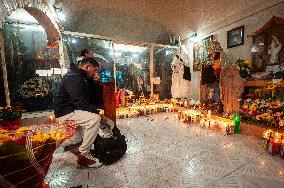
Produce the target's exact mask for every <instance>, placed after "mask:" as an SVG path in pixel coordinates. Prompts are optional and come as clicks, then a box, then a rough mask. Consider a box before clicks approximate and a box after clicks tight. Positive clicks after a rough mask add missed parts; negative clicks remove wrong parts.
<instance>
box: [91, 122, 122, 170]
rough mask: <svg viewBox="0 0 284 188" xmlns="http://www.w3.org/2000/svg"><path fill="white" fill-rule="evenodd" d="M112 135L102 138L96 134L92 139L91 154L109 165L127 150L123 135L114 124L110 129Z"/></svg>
mask: <svg viewBox="0 0 284 188" xmlns="http://www.w3.org/2000/svg"><path fill="white" fill-rule="evenodd" d="M112 132H113V136H112V137H110V138H103V137H101V136H100V135H97V137H96V139H95V141H94V150H91V152H92V154H93V155H95V156H97V157H98V158H99V159H100V161H101V162H102V163H103V164H105V165H110V164H113V163H115V162H116V161H118V160H119V159H120V158H121V157H122V156H123V155H124V154H125V153H126V150H127V144H126V139H125V136H124V135H122V134H121V133H120V130H119V129H118V128H117V127H116V126H114V128H113V129H112Z"/></svg>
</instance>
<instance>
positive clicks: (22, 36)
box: [0, 1, 64, 106]
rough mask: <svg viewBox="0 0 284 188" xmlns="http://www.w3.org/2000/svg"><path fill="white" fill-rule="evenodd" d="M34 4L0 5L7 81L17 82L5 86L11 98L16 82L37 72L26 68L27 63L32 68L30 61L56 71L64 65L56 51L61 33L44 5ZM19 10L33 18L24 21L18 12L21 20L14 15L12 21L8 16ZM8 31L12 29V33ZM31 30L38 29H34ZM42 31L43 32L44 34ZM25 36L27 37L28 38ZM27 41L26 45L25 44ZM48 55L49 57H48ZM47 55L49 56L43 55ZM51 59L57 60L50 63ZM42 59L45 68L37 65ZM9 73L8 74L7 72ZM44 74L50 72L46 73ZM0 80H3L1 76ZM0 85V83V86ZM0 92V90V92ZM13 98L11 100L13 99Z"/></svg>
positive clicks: (22, 80) (5, 2)
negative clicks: (14, 17) (45, 65)
mask: <svg viewBox="0 0 284 188" xmlns="http://www.w3.org/2000/svg"><path fill="white" fill-rule="evenodd" d="M36 3H37V4H36ZM36 3H35V2H34V3H30V1H20V2H19V1H9V2H8V1H2V5H3V6H0V7H1V8H0V9H2V10H1V17H0V20H1V22H2V28H1V31H3V33H4V37H3V39H4V40H3V41H4V42H3V43H4V44H5V45H4V44H3V46H5V47H7V48H6V50H5V56H6V62H5V63H7V68H8V80H9V81H10V82H11V80H17V82H15V83H11V85H10V86H9V91H10V93H11V98H12V99H13V100H14V99H16V98H17V94H16V93H17V91H18V90H19V87H20V84H22V83H23V82H24V81H26V80H27V78H29V77H31V75H32V74H38V73H39V72H37V73H36V72H35V71H36V70H32V68H28V67H29V66H30V67H32V66H33V64H36V65H37V66H36V67H34V68H41V69H42V68H44V69H47V68H58V69H59V70H62V68H64V64H63V63H62V62H63V54H62V53H59V51H60V48H61V49H62V46H61V45H60V44H61V41H60V39H61V34H60V32H59V27H58V25H57V23H56V22H55V20H54V19H53V16H52V14H51V11H50V10H49V9H48V5H46V4H44V3H42V2H40V1H37V2H36ZM19 8H23V9H19ZM19 10H21V11H22V12H23V11H25V12H27V13H29V15H31V16H33V17H34V18H35V19H34V20H32V21H31V20H27V21H26V22H25V18H24V17H25V16H24V14H20V17H21V19H17V18H16V19H14V20H13V19H11V18H10V17H9V16H12V15H13V13H14V12H17V11H19ZM21 11H20V12H21ZM22 12H21V13H22ZM31 16H30V17H31ZM23 20H24V23H21V22H22V21H23ZM13 24H14V25H13ZM41 26H42V27H41ZM9 27H10V28H9ZM13 27H14V28H13ZM28 27H29V28H28ZM7 28H8V29H7ZM9 29H10V30H9ZM11 30H14V32H12V31H11ZM34 30H38V31H37V32H34ZM40 30H42V31H40ZM42 33H45V36H44V35H43V34H42ZM7 34H8V36H7ZM27 38H30V40H29V39H27ZM7 39H8V41H7ZM27 41H28V43H30V44H27V43H26V42H27ZM7 52H8V54H7ZM51 54H52V57H53V58H50V55H51ZM47 55H48V56H49V57H46V56H47ZM2 59H3V58H2ZM55 59H56V61H57V62H53V63H50V62H51V61H53V60H55ZM46 60H48V64H49V67H44V65H43V66H42V65H41V62H43V63H44V62H45V61H46ZM27 61H30V62H31V63H27ZM40 61H41V62H40ZM54 64H55V67H54ZM13 69H14V70H13ZM3 70H4V69H3ZM9 72H10V73H11V74H9ZM46 72H48V71H46ZM59 72H60V71H59ZM61 72H62V71H61ZM13 73H14V75H13ZM53 73H54V69H53ZM51 74H52V73H51ZM47 76H50V75H48V74H47ZM17 78H20V79H17ZM1 79H2V78H1ZM2 82H4V78H3V80H2ZM2 85H3V84H2V83H1V86H2ZM17 86H18V88H17ZM6 87H7V86H6ZM1 90H3V88H1ZM2 93H3V92H2V91H1V95H2ZM3 98H4V97H1V105H0V106H2V105H3V106H4V105H5V102H3ZM6 98H7V97H6ZM13 100H12V103H13V102H16V101H17V100H15V101H13ZM6 104H7V100H6Z"/></svg>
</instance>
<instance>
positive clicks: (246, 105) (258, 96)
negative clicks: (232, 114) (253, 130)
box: [241, 83, 284, 129]
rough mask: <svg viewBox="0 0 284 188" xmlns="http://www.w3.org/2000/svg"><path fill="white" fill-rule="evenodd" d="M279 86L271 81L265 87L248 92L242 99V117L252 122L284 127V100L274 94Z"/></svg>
mask: <svg viewBox="0 0 284 188" xmlns="http://www.w3.org/2000/svg"><path fill="white" fill-rule="evenodd" d="M277 87H278V86H277V85H275V83H269V84H268V85H267V86H266V87H265V89H257V90H250V91H249V92H248V93H246V94H245V95H244V97H243V100H242V106H241V115H242V117H243V118H244V119H245V120H248V121H251V122H256V123H260V124H263V125H267V126H273V127H275V128H279V129H284V125H283V121H284V102H283V101H280V100H279V99H277V98H276V97H275V95H274V92H275V89H276V88H277Z"/></svg>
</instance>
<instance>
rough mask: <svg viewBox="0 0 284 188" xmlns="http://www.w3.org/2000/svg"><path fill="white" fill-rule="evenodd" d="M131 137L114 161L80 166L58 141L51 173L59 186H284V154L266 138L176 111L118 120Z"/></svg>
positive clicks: (53, 184) (50, 178)
mask: <svg viewBox="0 0 284 188" xmlns="http://www.w3.org/2000/svg"><path fill="white" fill-rule="evenodd" d="M118 128H119V129H120V130H121V131H122V133H123V134H124V135H125V136H126V137H127V139H128V150H127V153H126V155H125V156H124V157H123V158H122V159H121V160H120V161H118V162H117V163H116V164H114V165H110V166H102V167H101V168H99V169H80V168H78V167H77V164H76V157H75V156H74V155H73V154H72V153H70V152H63V148H61V147H59V148H58V149H57V151H56V153H55V154H54V159H53V163H52V165H51V168H50V171H49V173H48V175H47V176H46V179H45V180H46V181H47V182H49V184H50V185H51V187H52V188H54V187H60V188H61V187H77V186H80V185H81V186H82V187H83V188H87V187H88V188H91V187H119V188H121V187H141V188H145V187H151V188H152V187H162V188H166V187H224V188H225V187H226V188H230V187H248V188H254V187H255V188H259V187H269V188H271V187H284V159H281V158H280V157H279V156H271V155H269V154H268V153H267V152H266V151H265V150H264V149H263V148H262V147H261V141H260V140H257V139H255V138H253V137H250V136H243V135H237V136H224V135H222V134H221V133H218V132H214V131H210V130H206V129H202V128H199V127H197V126H189V125H186V124H183V123H179V122H178V121H177V119H176V116H175V115H174V114H159V115H153V116H149V117H140V118H136V119H123V120H118Z"/></svg>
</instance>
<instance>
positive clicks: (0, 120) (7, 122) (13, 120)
mask: <svg viewBox="0 0 284 188" xmlns="http://www.w3.org/2000/svg"><path fill="white" fill-rule="evenodd" d="M21 117H22V113H21V110H19V109H16V108H11V107H4V108H1V109H0V125H1V126H2V127H4V128H5V129H17V128H19V124H20V120H21Z"/></svg>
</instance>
